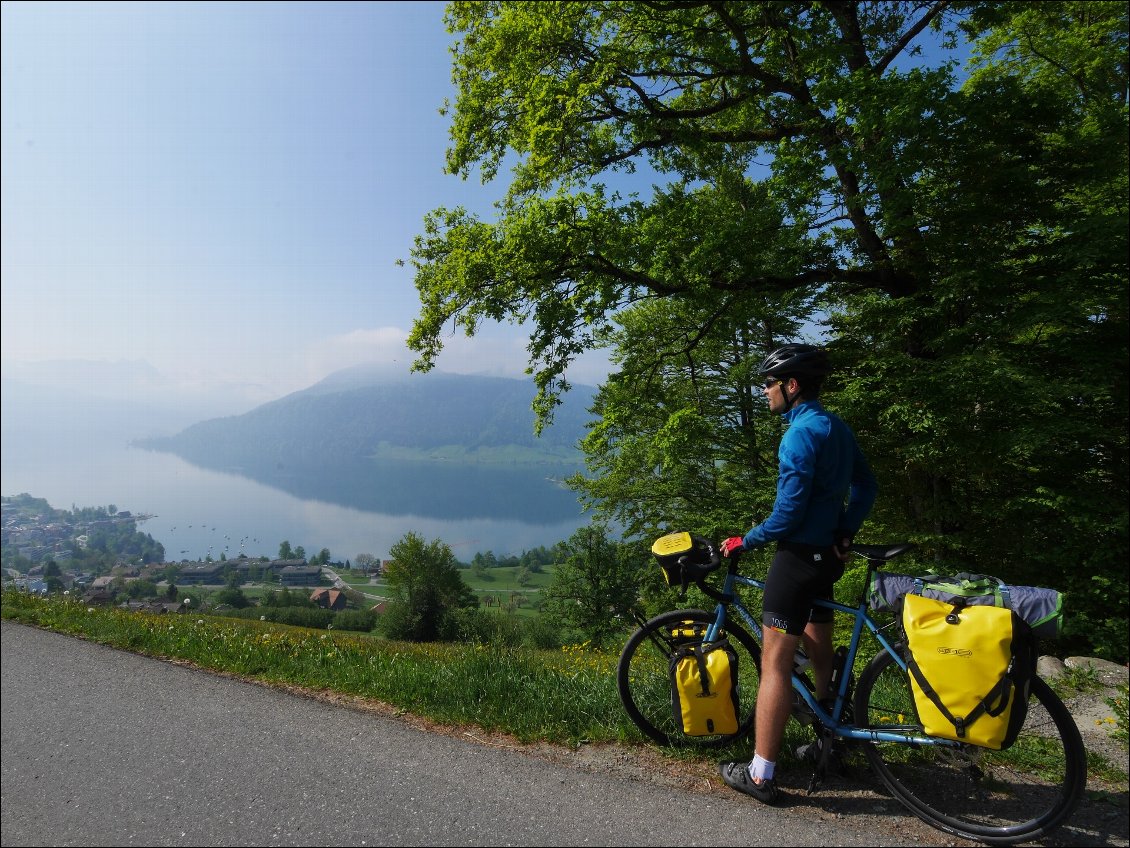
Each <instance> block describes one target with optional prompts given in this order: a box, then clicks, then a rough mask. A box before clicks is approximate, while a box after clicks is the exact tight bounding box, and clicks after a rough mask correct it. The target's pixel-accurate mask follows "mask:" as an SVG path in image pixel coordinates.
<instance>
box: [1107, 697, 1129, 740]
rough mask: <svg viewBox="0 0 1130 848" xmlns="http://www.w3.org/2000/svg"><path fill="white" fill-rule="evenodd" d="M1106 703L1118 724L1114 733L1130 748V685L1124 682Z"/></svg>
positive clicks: (1116, 737) (1115, 736)
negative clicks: (1129, 731)
mask: <svg viewBox="0 0 1130 848" xmlns="http://www.w3.org/2000/svg"><path fill="white" fill-rule="evenodd" d="M1106 704H1107V706H1108V707H1110V709H1111V710H1112V711H1113V712H1114V721H1115V725H1116V726H1115V730H1114V732H1113V734H1112V735H1113V736H1114V738H1115V739H1117V740H1118V741H1119V742H1121V743H1122V745H1123V746H1124V747H1127V748H1130V733H1128V730H1130V687H1128V686H1127V685H1126V684H1125V683H1123V684H1122V685H1121V686H1119V687H1118V693H1117V694H1116V695H1114V696H1113V697H1110V698H1107V699H1106Z"/></svg>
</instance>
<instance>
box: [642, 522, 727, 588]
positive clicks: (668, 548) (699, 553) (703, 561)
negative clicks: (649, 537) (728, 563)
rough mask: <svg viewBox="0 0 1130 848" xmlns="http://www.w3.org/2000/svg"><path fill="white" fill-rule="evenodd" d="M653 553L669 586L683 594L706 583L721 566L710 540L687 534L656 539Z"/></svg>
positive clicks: (675, 534)
mask: <svg viewBox="0 0 1130 848" xmlns="http://www.w3.org/2000/svg"><path fill="white" fill-rule="evenodd" d="M651 552H652V554H654V556H655V559H656V561H657V562H658V563H659V567H660V568H661V569H662V570H663V579H664V580H665V581H666V582H667V585H668V586H677V587H679V588H681V589H683V590H686V588H687V586H689V585H690V584H691V583H695V582H697V581H699V580H702V579H703V578H704V577H706V575H708V574H709V573H710V572H712V571H713V570H714V569H716V568H717V567H718V566H719V565H720V564H721V560H720V559H719V558H718V555H717V554H716V553H715V552H714V546H713V545H712V544H711V543H710V542H709V541H708V540H706V539H704V538H702V537H701V536H695V535H692V534H690V533H685V532H684V533H668V534H667V535H666V536H662V537H660V538H659V539H656V540H655V543H654V544H653V545H652V546H651Z"/></svg>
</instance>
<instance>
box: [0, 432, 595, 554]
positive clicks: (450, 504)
mask: <svg viewBox="0 0 1130 848" xmlns="http://www.w3.org/2000/svg"><path fill="white" fill-rule="evenodd" d="M43 435H44V434H38V436H39V437H40V438H33V437H32V436H31V435H30V434H27V433H23V434H19V433H14V432H12V431H8V432H6V433H5V435H4V439H3V455H2V462H0V494H4V495H17V494H20V493H22V492H27V493H29V494H31V495H33V496H35V497H39V498H44V499H46V500H47V501H48V503H50V504H51V505H52V506H53V507H56V508H58V509H71V508H72V507H87V506H107V505H109V504H113V505H115V506H117V508H118V509H120V510H129V511H130V512H133V513H135V514H139V513H144V514H149V515H152V516H153V518H150V519H149V520H147V521H145V522H144V523H142V524H140V525H139V529H140V530H141V531H142V532H145V533H148V534H150V535H151V536H152V537H153V538H154V539H156V540H157V541H158V542H160V543H161V544H162V545H164V547H165V556H166V558H167V559H169V560H180V559H200V558H203V557H205V556H207V555H208V554H211V555H212V557H213V558H214V559H219V558H220V554H221V553H224V554H226V555H227V556H228V558H231V557H234V556H238V555H239V554H240V553H241V552H242V553H246V554H247V555H248V556H272V557H273V556H276V555H277V554H278V549H279V543H280V542H281V541H283V540H284V539H285V540H287V541H289V542H290V544H291V546H292V547H297V546H299V545H301V546H302V547H304V548H305V549H306V553H307V555H313V554H315V553H317V552H318V551H320V550H321V549H322V548H328V549H329V551H330V553H331V555H332V556H333V558H334V559H335V560H342V561H344V560H346V559H353V558H355V557H356V556H357V554H359V553H370V554H373V555H374V556H377V557H381V558H383V557H386V556H387V555H388V551H389V548H390V547H391V546H392V544H394V543H395V542H396V541H397V540H399V539H400V538H401V537H403V536H404V534H405V533H407V532H409V531H412V532H415V533H417V534H418V535H420V536H422V537H423V538H424V539H425V540H428V541H430V540H432V539H441V540H443V541H444V542H445V543H447V544H448V545H450V546H451V548H452V550H453V551H454V552H455V555H456V556H457V557H458V558H459V559H461V560H464V561H467V560H470V559H471V557H472V556H474V554H475V553H476V552H478V551H487V550H492V551H494V552H495V553H496V554H499V555H503V554H520V553H521V552H522V551H524V550H528V549H530V548H534V547H537V546H539V545H545V546H547V547H548V546H551V545H553V544H554V543H556V542H558V541H561V540H563V539H566V538H568V537H569V536H570V535H572V533H573V531H574V530H575V529H576V528H577V527H579V526H581V525H583V524H585V523H587V521H588V519H587V518H586V517H585V516H584V515H582V514H581V510H580V507H579V505H578V504H577V503H576V496H575V495H574V494H573V493H571V492H567V491H565V490H563V489H562V488H561V487H560V486H559V485H556V484H555V483H554V482H553V481H552V480H551V479H547V478H549V477H560V476H563V475H564V472H563V471H562V470H560V469H554V470H538V469H526V470H515V469H491V468H466V467H464V468H459V467H437V466H436V464H434V463H422V464H403V463H402V464H400V465H394V464H388V463H386V464H384V465H383V466H375V465H371V464H370V465H366V464H364V463H359V464H358V465H356V466H352V467H350V468H339V469H322V470H320V471H319V472H314V471H305V472H301V473H300V472H296V471H294V470H293V469H291V470H288V471H287V473H285V474H282V473H279V474H277V475H276V478H275V479H269V476H270V475H269V474H268V473H267V472H260V471H257V472H254V473H255V475H256V476H261V477H262V478H263V479H265V480H268V482H270V485H266V484H265V483H263V482H256V481H255V480H252V479H249V477H246V476H242V475H240V474H234V473H224V472H219V471H211V470H206V469H202V468H198V467H196V466H193V465H190V464H189V463H187V462H185V461H184V460H181V459H179V458H178V457H175V456H172V455H170V454H164V453H155V452H151V451H145V450H141V449H138V448H131V447H129V446H128V445H127V444H126V443H125V442H124V441H123V440H122V439H121V438H120V437H114V436H109V435H105V434H103V435H98V434H90V433H84V434H76V433H66V432H55V433H52V434H49V436H48V437H47V438H42V436H43ZM323 472H324V473H323ZM249 473H250V472H249Z"/></svg>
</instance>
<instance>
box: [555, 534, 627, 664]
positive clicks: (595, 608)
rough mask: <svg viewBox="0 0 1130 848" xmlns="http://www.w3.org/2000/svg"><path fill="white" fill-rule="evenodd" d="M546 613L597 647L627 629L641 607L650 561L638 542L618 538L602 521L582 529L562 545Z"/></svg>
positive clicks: (604, 644)
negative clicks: (642, 583) (628, 618)
mask: <svg viewBox="0 0 1130 848" xmlns="http://www.w3.org/2000/svg"><path fill="white" fill-rule="evenodd" d="M559 556H560V560H559V562H558V563H557V566H556V568H555V570H554V573H553V583H552V584H551V585H550V586H549V588H548V589H546V590H545V592H544V604H543V608H542V609H543V614H545V615H547V616H549V617H550V618H551V619H552V620H555V621H557V622H559V623H560V625H561V626H562V627H564V628H568V629H572V630H575V631H577V632H579V633H581V634H583V635H584V637H585V638H586V639H588V640H589V641H590V642H591V643H592V645H593V646H594V647H596V648H601V647H604V646H607V645H608V644H609V643H610V641H611V640H612V637H614V636H615V637H616V638H619V637H620V636H621V635H622V633H623V624H622V623H621V619H622V618H623V617H625V616H627V615H629V614H630V613H631V612H632V611H633V610H635V609H636V608H637V598H638V595H639V583H640V578H641V576H642V574H643V573H644V569H645V568H646V559H645V557H644V555H643V554H642V552H641V550H640V548H639V546H638V545H629V544H623V543H618V542H615V541H612V540H611V539H609V537H608V530H607V528H606V527H604V526H603V525H601V524H593V525H591V526H588V527H581V528H579V529H578V530H577V531H576V532H575V533H574V534H573V535H572V536H571V537H570V538H569V539H568V540H567V541H565V542H562V543H561V545H560V546H559Z"/></svg>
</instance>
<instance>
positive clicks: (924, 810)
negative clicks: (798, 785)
mask: <svg viewBox="0 0 1130 848" xmlns="http://www.w3.org/2000/svg"><path fill="white" fill-rule="evenodd" d="M855 715H856V719H857V721H856V723H857V725H858V726H859V727H869V728H875V729H880V730H885V731H894V732H898V731H899V730H905V731H906V733H907V734H908V735H913V734H921V733H922V727H921V725H920V723H919V721H918V717H917V713H916V712H915V709H914V698H913V696H912V694H911V690H910V678H909V677H908V676H907V674H906V672H904V671H903V670H902V669H901V668H899V665H898V663H896V662H895V661H894V658H893V657H892V656H891V655H890V654H888V653H887V652H886V651H884V652H883V653H881V654H879V655H878V656H877V657H875V659H874V660H872V661H871V664H870V665H869V666H868V667H867V669H866V670H865V671H864V672H863V675H862V676H861V677H860V680H859V686H858V688H857V689H856V694H855ZM863 750H864V752H865V753H866V755H867V759H868V761H869V762H870V764H871V767H872V768H873V769H874V770H875V771H876V772H877V773H878V774H879V777H880V778H881V779H882V781H883V783H884V784H885V785H886V787H887V788H888V789H889V790H890V791H891V793H892V794H893V795H894V796H895V797H896V798H898V799H899V800H900V801H902V802H903V803H904V804H905V805H906V806H907V807H909V808H910V809H911V810H912V811H913V812H914V813H915V814H916V815H917V816H918V817H919V818H921V819H923V820H924V821H926V822H928V823H929V824H931V825H933V826H935V827H937V828H939V829H940V830H943V831H945V832H947V833H952V834H954V835H955V836H960V837H963V838H965V839H972V840H976V841H978V842H984V843H986V844H989V845H1014V844H1016V843H1018V842H1027V841H1029V840H1032V839H1036V838H1038V837H1040V836H1044V835H1045V834H1047V833H1050V832H1051V831H1053V830H1054V829H1055V828H1057V827H1058V826H1059V825H1061V824H1062V823H1063V822H1064V820H1066V819H1067V817H1068V816H1070V815H1071V813H1072V812H1074V810H1075V808H1076V806H1078V804H1079V800H1080V798H1081V797H1082V794H1083V789H1084V787H1085V785H1086V781H1087V754H1086V749H1085V748H1084V747H1083V739H1082V737H1081V736H1080V735H1079V729H1078V728H1077V727H1076V726H1075V721H1074V719H1072V717H1071V713H1070V712H1068V710H1067V708H1066V707H1065V706H1064V705H1063V702H1062V701H1060V700H1059V698H1058V697H1057V696H1056V694H1055V693H1054V692H1052V690H1051V688H1050V687H1049V686H1048V685H1047V684H1046V683H1045V682H1044V681H1042V680H1040V679H1039V678H1035V679H1033V681H1032V687H1031V695H1030V697H1029V701H1028V717H1027V719H1026V720H1025V723H1024V727H1023V729H1022V730H1021V732H1020V736H1019V737H1018V738H1017V740H1016V742H1015V743H1014V744H1013V745H1012V746H1011V747H1009V748H1008V750H1005V751H994V750H991V749H988V748H979V747H977V746H975V745H961V746H959V747H956V748H955V747H949V746H941V745H908V744H906V743H902V742H868V743H866V744H865V745H864V746H863Z"/></svg>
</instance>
